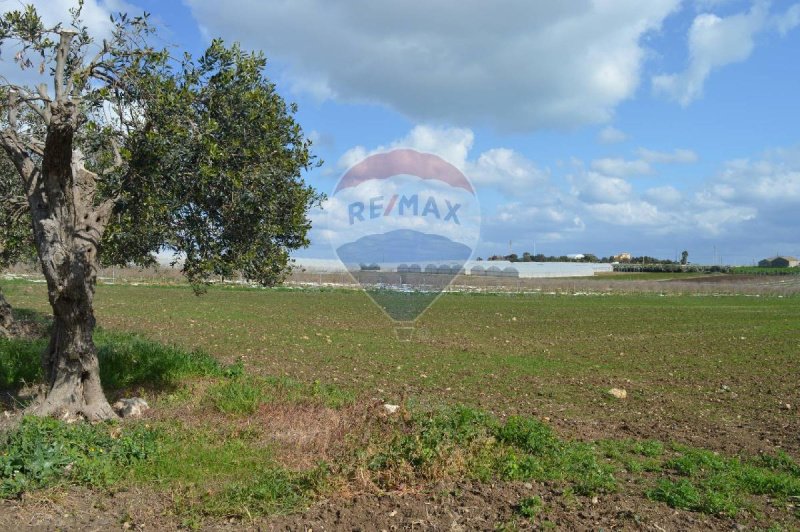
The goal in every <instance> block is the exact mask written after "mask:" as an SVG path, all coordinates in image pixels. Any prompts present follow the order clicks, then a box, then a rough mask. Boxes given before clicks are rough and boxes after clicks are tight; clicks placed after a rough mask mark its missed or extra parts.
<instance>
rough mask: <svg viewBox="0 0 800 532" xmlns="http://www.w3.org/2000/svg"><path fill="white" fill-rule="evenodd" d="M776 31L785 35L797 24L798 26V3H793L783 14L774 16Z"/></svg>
mask: <svg viewBox="0 0 800 532" xmlns="http://www.w3.org/2000/svg"><path fill="white" fill-rule="evenodd" d="M776 26H777V28H778V33H780V34H781V35H786V34H787V33H789V32H790V31H792V30H793V29H795V28H796V27H797V26H800V4H794V5H793V6H792V7H790V8H789V9H787V10H786V12H785V13H784V14H783V15H778V16H777V17H776Z"/></svg>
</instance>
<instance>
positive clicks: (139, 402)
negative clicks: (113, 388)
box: [111, 397, 150, 417]
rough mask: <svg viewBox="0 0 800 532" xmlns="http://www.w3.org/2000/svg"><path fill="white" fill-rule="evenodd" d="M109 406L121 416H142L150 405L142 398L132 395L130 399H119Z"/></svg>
mask: <svg viewBox="0 0 800 532" xmlns="http://www.w3.org/2000/svg"><path fill="white" fill-rule="evenodd" d="M111 408H113V409H114V410H115V411H116V412H117V414H119V415H120V416H121V417H142V414H144V413H145V412H146V411H147V410H149V409H150V405H148V404H147V401H145V400H144V399H142V398H140V397H134V398H132V399H120V400H119V401H117V402H116V403H114V404H113V405H111Z"/></svg>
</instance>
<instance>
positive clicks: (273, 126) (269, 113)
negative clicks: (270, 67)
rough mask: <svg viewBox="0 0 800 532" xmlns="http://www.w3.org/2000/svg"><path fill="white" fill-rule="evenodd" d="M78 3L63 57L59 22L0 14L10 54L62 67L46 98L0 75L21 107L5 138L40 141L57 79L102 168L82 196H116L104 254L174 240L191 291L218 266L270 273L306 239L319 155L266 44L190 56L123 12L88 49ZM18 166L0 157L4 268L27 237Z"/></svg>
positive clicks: (126, 255)
mask: <svg viewBox="0 0 800 532" xmlns="http://www.w3.org/2000/svg"><path fill="white" fill-rule="evenodd" d="M81 7H82V4H81V3H80V2H79V3H78V4H77V7H75V8H74V9H72V10H70V15H71V22H70V30H71V31H73V32H74V36H73V37H72V40H71V41H70V46H69V49H68V50H67V51H66V52H65V53H66V60H65V61H63V64H62V63H60V62H58V60H57V57H58V49H59V42H60V41H61V38H62V37H63V36H64V35H63V34H62V29H63V28H62V26H61V25H60V24H59V25H54V26H47V25H45V23H44V22H43V20H42V19H41V17H40V16H39V14H38V13H37V10H36V9H35V8H34V7H32V6H26V7H25V8H23V9H20V10H10V11H8V12H6V13H4V14H3V15H2V16H0V47H2V51H3V52H4V53H6V54H9V53H13V54H14V59H15V61H16V62H17V63H18V64H19V66H20V67H22V68H23V69H29V68H37V67H38V70H39V71H40V73H45V72H52V73H53V74H52V75H53V76H56V75H58V76H59V77H61V76H62V75H63V78H62V79H54V80H53V81H54V83H53V85H54V86H55V87H56V93H55V94H50V95H45V96H41V95H39V94H38V89H35V88H31V87H26V86H24V84H23V83H19V84H13V83H9V82H5V83H3V84H2V86H0V99H1V100H2V101H4V102H9V107H10V108H12V110H14V109H15V110H16V111H13V113H8V116H9V117H10V118H9V120H8V126H9V128H8V129H9V130H10V131H12V130H13V131H14V133H15V134H16V135H18V139H17V138H15V139H14V143H11V142H10V141H9V143H8V145H7V146H6V148H7V149H12V148H13V149H14V150H17V148H18V146H19V144H18V143H17V140H19V142H20V143H22V145H25V144H30V143H32V142H34V141H36V143H38V144H44V143H43V139H44V134H45V129H46V120H47V119H46V118H45V117H46V116H48V113H49V112H50V109H49V107H48V106H49V105H51V103H50V102H56V103H58V101H60V100H59V98H60V97H61V95H60V94H59V90H60V89H61V88H62V87H63V89H64V90H62V91H61V92H62V93H63V92H64V91H69V92H70V95H71V98H72V100H73V101H76V102H78V104H79V105H78V109H79V111H78V113H79V116H78V117H77V123H78V127H77V130H76V131H75V135H74V137H73V136H70V142H72V148H73V149H75V148H80V149H81V150H82V152H83V154H84V155H85V158H86V167H87V169H88V170H90V171H92V172H95V173H96V174H97V175H98V176H99V177H100V179H98V187H99V190H98V191H97V194H94V193H92V198H90V199H91V200H92V201H94V204H95V206H100V205H101V204H103V205H104V206H106V205H107V206H112V207H113V213H112V215H111V216H110V222H109V224H110V225H109V226H108V227H106V228H105V230H104V231H103V232H102V233H103V234H102V245H101V246H99V248H100V249H101V250H102V256H101V259H102V261H103V262H104V263H106V264H130V263H132V262H133V263H136V264H152V262H153V260H154V259H153V255H154V254H155V253H156V252H158V251H159V250H161V249H163V248H164V247H168V248H170V249H173V250H175V252H176V253H181V254H182V255H183V256H184V257H185V260H184V261H183V271H184V273H185V274H186V275H187V276H188V278H189V280H190V281H191V282H192V284H193V285H195V286H196V287H197V288H198V290H200V289H201V288H202V286H203V283H204V282H206V281H207V280H208V279H209V277H211V276H212V275H223V276H228V277H230V276H231V275H232V273H233V272H241V273H242V274H243V275H245V276H246V277H247V278H248V279H251V280H254V281H257V282H260V283H262V284H264V285H272V284H275V283H276V282H279V281H280V280H282V279H283V276H284V275H285V274H286V272H287V268H288V261H289V252H290V251H291V250H294V249H297V248H299V247H304V246H306V245H308V237H307V234H308V230H309V228H310V220H309V218H308V216H307V214H308V210H309V208H310V207H312V206H313V205H315V204H317V203H318V202H319V201H320V200H321V198H322V197H321V196H320V195H319V194H318V193H317V192H316V191H314V190H313V189H312V188H311V187H309V186H308V185H306V184H305V182H304V181H303V177H302V174H303V172H305V171H307V170H309V169H310V168H312V167H314V166H315V165H316V164H317V161H316V158H315V157H314V156H313V155H312V154H311V151H310V146H311V142H310V141H309V140H308V139H306V138H305V136H304V133H303V131H302V128H301V127H300V125H299V124H298V123H297V122H296V120H295V114H296V112H297V108H296V106H295V105H294V104H288V103H287V102H285V101H284V100H283V98H282V97H281V96H280V95H279V94H278V92H277V90H276V88H275V85H274V84H273V83H272V82H271V81H270V80H269V79H268V78H267V77H266V76H265V74H264V71H265V68H266V59H265V58H264V56H263V54H262V53H260V52H254V53H250V52H246V51H243V50H242V49H241V48H240V47H239V45H238V44H234V45H232V46H226V45H225V44H224V43H223V42H222V41H220V40H214V41H213V42H212V44H211V46H210V47H209V48H208V49H207V50H206V52H205V53H204V54H203V55H202V56H200V57H199V58H196V59H195V58H192V57H191V56H189V55H188V54H180V53H175V51H174V50H169V49H156V48H154V47H153V46H152V43H154V42H158V41H157V40H155V39H153V38H152V36H153V34H154V32H155V27H154V25H152V24H151V22H150V20H149V15H148V14H147V13H144V14H142V15H141V16H131V15H128V14H127V13H121V14H119V15H117V16H114V17H112V19H111V31H110V36H109V38H107V39H106V40H105V41H104V42H103V47H102V53H101V54H99V55H97V56H95V53H96V52H97V48H98V46H97V43H95V42H94V39H93V37H92V32H91V31H90V29H89V28H88V27H86V26H85V25H84V23H83V20H82V16H81ZM175 57H178V58H179V59H175ZM57 66H58V68H63V73H62V72H60V71H59V70H58V68H57ZM44 86H45V87H47V85H44ZM9 95H12V98H11V99H9V98H8V96H9ZM13 95H16V100H14V97H13ZM108 109H113V111H112V112H111V115H112V116H109V112H108ZM12 115H13V118H11V117H12ZM12 144H13V145H12ZM9 146H11V147H9ZM17 151H18V150H17ZM30 151H31V150H30V149H27V151H26V153H27V152H30ZM20 157H22V156H21V155H18V156H17V158H20ZM42 158H43V156H40V155H38V154H35V155H34V156H33V157H31V159H30V161H29V162H30V164H33V165H34V166H35V165H40V164H41V159H42ZM17 170H19V169H14V168H13V167H12V165H10V164H9V161H7V160H6V158H5V156H3V160H2V161H0V199H2V203H0V222H3V223H2V224H0V227H2V229H0V266H1V265H2V262H3V261H5V262H8V261H10V260H13V259H14V258H16V256H17V255H18V254H19V253H20V250H23V249H24V248H25V247H26V246H29V243H30V241H31V239H30V236H29V233H30V232H31V231H30V227H31V224H30V223H26V222H27V220H28V219H29V218H28V214H27V213H28V208H29V207H28V202H27V201H25V198H24V194H23V191H22V180H20V179H19V176H17V175H16V173H17ZM17 196H23V197H22V201H20V202H18V201H16V200H17ZM12 197H13V199H14V201H11V200H10V199H12ZM106 202H108V203H106ZM104 208H105V207H104ZM98 221H99V219H98ZM4 250H7V251H4ZM4 254H6V255H8V256H7V257H4V256H3V255H4Z"/></svg>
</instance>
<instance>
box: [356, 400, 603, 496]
mask: <svg viewBox="0 0 800 532" xmlns="http://www.w3.org/2000/svg"><path fill="white" fill-rule="evenodd" d="M368 466H369V468H371V469H372V470H373V471H377V472H378V473H379V477H380V478H379V480H380V481H382V482H384V483H389V484H391V483H393V482H394V483H398V482H404V481H408V480H412V479H413V478H414V477H420V478H421V479H440V478H446V477H455V476H459V475H466V476H471V477H473V478H477V479H480V480H484V481H486V480H489V479H491V478H493V477H496V478H501V479H504V480H530V479H535V480H563V481H565V482H567V483H569V484H570V485H571V486H572V488H573V489H574V490H575V492H576V493H578V494H581V495H584V494H594V493H597V492H602V491H611V490H613V489H614V488H615V486H616V481H615V479H614V475H613V473H614V469H613V467H611V466H609V465H607V464H604V463H602V462H601V461H600V460H599V457H598V452H597V449H596V448H595V447H594V446H593V445H590V444H584V443H576V442H566V441H561V440H559V439H558V438H557V437H556V435H555V433H554V432H553V431H552V429H551V428H550V427H548V426H547V425H545V424H543V423H541V422H539V421H537V420H536V419H533V418H525V417H511V418H509V419H508V420H507V421H506V423H500V422H499V421H498V420H497V419H496V418H494V417H493V416H490V415H488V414H486V413H483V412H480V411H476V410H472V409H468V408H455V409H449V410H443V411H440V412H437V413H434V414H429V415H418V416H417V417H415V418H413V419H412V420H411V422H410V423H409V425H408V426H407V427H406V428H405V430H404V431H403V432H400V433H398V434H396V435H395V436H394V437H393V438H392V439H391V441H390V442H389V443H388V444H387V445H383V446H382V447H381V448H380V449H379V450H378V452H375V453H374V454H372V456H371V459H370V461H369V463H368Z"/></svg>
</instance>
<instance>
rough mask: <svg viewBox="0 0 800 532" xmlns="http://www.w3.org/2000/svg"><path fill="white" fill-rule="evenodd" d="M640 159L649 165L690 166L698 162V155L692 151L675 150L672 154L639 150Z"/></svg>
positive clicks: (645, 149)
mask: <svg viewBox="0 0 800 532" xmlns="http://www.w3.org/2000/svg"><path fill="white" fill-rule="evenodd" d="M637 153H638V154H639V157H641V158H642V159H643V160H644V161H646V162H648V163H654V164H673V163H681V164H689V163H695V162H697V160H698V157H697V154H696V153H695V152H693V151H692V150H687V149H681V148H678V149H675V150H673V151H671V152H663V151H655V150H648V149H647V148H639V149H638V150H637Z"/></svg>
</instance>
